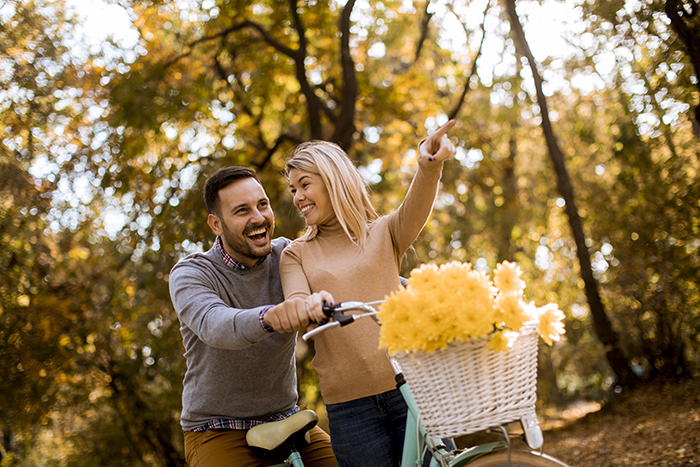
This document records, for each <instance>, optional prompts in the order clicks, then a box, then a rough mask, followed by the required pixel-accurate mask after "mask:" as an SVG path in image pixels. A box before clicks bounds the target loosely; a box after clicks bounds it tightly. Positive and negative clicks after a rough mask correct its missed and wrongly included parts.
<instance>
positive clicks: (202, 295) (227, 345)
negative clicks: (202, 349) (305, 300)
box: [169, 264, 272, 350]
mask: <svg viewBox="0 0 700 467" xmlns="http://www.w3.org/2000/svg"><path fill="white" fill-rule="evenodd" d="M169 287H170V298H171V300H172V303H173V307H174V308H175V311H176V312H177V315H178V317H179V318H180V321H181V323H182V324H183V325H184V326H186V327H187V328H189V329H190V330H191V331H192V332H194V334H196V335H197V337H198V338H199V339H200V340H202V341H203V342H204V343H206V344H207V345H210V346H212V347H216V348H223V349H232V350H233V349H243V348H246V347H249V346H250V345H252V344H255V343H256V342H259V341H261V340H262V339H264V338H265V337H267V336H268V335H269V333H268V332H266V331H265V330H264V329H263V327H262V325H261V324H260V319H259V317H260V313H261V312H262V311H263V310H264V309H265V308H268V307H269V305H272V304H269V305H268V304H263V306H260V307H256V308H251V309H241V308H233V307H231V306H229V305H228V304H226V303H225V302H224V301H223V300H222V299H221V297H220V296H219V294H218V293H217V291H216V290H215V289H214V287H213V286H212V285H211V284H209V283H208V279H207V277H206V275H205V274H203V273H202V271H201V269H200V268H198V267H197V266H194V265H187V264H178V265H177V266H175V268H173V270H172V271H171V273H170V280H169Z"/></svg>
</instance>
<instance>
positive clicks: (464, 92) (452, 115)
mask: <svg viewBox="0 0 700 467" xmlns="http://www.w3.org/2000/svg"><path fill="white" fill-rule="evenodd" d="M490 7H491V2H490V1H489V2H487V3H486V8H484V20H483V21H482V22H481V41H479V48H478V49H477V50H476V54H474V56H473V58H472V66H471V70H470V72H469V76H468V77H467V79H466V81H465V82H464V87H463V88H462V95H461V96H460V97H459V100H458V101H457V103H456V104H455V106H454V108H453V109H452V111H451V112H450V113H449V116H448V118H449V119H450V120H452V119H454V118H456V117H457V114H458V113H459V111H460V109H461V108H462V105H463V104H464V98H465V97H467V93H468V92H469V89H470V87H469V85H470V84H471V82H472V79H473V78H474V76H476V68H477V67H476V62H477V60H478V59H479V57H480V56H481V52H482V50H483V48H484V41H485V39H486V15H487V14H488V11H489V8H490ZM449 8H450V10H451V11H452V13H453V14H454V15H455V16H457V14H456V13H455V12H454V9H453V8H452V5H449ZM457 19H458V20H459V17H457ZM460 24H461V25H462V28H464V32H465V34H466V35H467V38H469V30H468V29H467V26H466V25H465V24H464V23H463V22H462V21H461V20H460Z"/></svg>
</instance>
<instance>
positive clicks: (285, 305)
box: [264, 291, 333, 332]
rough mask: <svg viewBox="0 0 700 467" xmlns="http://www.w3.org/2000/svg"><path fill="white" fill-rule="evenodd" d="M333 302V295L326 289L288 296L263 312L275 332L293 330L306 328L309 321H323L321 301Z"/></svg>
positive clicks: (324, 316)
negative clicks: (309, 293)
mask: <svg viewBox="0 0 700 467" xmlns="http://www.w3.org/2000/svg"><path fill="white" fill-rule="evenodd" d="M324 301H326V302H328V303H333V296H332V295H331V294H329V293H328V292H326V291H321V292H318V293H314V294H311V295H309V296H308V297H306V298H290V299H287V300H285V301H284V302H282V303H280V304H279V305H277V306H275V307H273V308H271V309H270V310H268V311H267V313H265V317H264V319H265V322H266V323H267V324H268V325H270V326H271V327H272V329H274V330H275V331H277V332H294V331H299V330H301V329H304V328H306V327H307V326H308V325H309V323H315V322H320V321H323V319H325V318H326V315H324V314H323V308H322V305H323V302H324Z"/></svg>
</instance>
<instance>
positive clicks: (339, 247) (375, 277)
mask: <svg viewBox="0 0 700 467" xmlns="http://www.w3.org/2000/svg"><path fill="white" fill-rule="evenodd" d="M441 169H442V164H441V163H435V167H434V168H432V167H431V168H430V169H426V168H419V170H418V172H417V173H416V176H415V177H414V179H413V182H412V183H411V187H410V188H409V190H408V193H407V194H406V198H405V199H404V202H403V203H402V204H401V206H400V207H399V209H398V210H396V211H395V212H393V213H391V214H389V215H387V216H382V217H380V218H379V219H377V220H376V221H374V222H373V223H372V225H371V226H370V235H369V237H368V239H367V241H366V243H365V245H364V248H360V247H358V246H357V245H355V244H354V243H353V242H352V241H351V240H350V238H349V237H348V236H347V234H346V233H345V232H344V231H343V229H342V228H341V226H340V224H339V223H338V221H337V219H335V218H334V222H333V223H332V224H331V225H323V226H319V233H318V235H317V236H316V238H314V239H313V240H311V241H309V242H303V241H295V242H292V244H290V245H289V246H288V247H287V248H286V249H285V250H284V252H283V253H282V258H281V260H280V274H281V279H282V288H283V290H284V296H285V299H287V298H290V297H304V296H307V295H309V294H311V293H315V292H320V291H321V290H326V291H328V292H330V293H331V294H332V295H333V298H334V299H335V301H336V303H340V302H346V301H363V302H369V301H375V300H382V299H384V298H385V297H386V296H387V295H388V294H389V293H391V292H392V291H395V290H398V289H399V288H400V287H401V283H400V282H399V269H400V261H401V258H402V257H403V255H404V254H405V253H406V251H407V250H408V248H409V247H410V246H411V244H412V243H413V242H414V241H415V239H416V238H417V237H418V234H419V233H420V231H421V230H422V229H423V227H424V226H425V223H426V222H427V220H428V217H429V216H430V213H431V211H432V207H433V203H434V202H435V197H436V194H437V185H438V181H439V180H440V175H441V172H442V170H441ZM315 349H316V354H315V356H314V358H313V361H312V364H313V366H314V368H315V369H316V372H317V373H318V376H319V383H320V389H321V395H322V397H323V400H324V402H325V403H326V404H336V403H340V402H347V401H351V400H355V399H359V398H361V397H367V396H371V395H375V394H381V393H383V392H387V391H390V390H392V389H395V387H396V383H395V382H394V372H393V369H392V367H391V364H390V363H389V361H388V359H387V357H386V351H385V350H384V349H381V350H380V349H379V325H378V324H377V323H376V322H375V321H374V320H372V319H369V318H367V319H362V320H359V321H357V322H355V323H353V324H351V325H349V326H345V327H342V328H335V329H332V330H330V331H326V332H324V333H322V334H320V335H318V336H317V337H316V342H315Z"/></svg>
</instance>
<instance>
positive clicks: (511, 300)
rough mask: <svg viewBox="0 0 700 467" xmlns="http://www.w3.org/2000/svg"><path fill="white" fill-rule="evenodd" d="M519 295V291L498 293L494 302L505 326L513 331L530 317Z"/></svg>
mask: <svg viewBox="0 0 700 467" xmlns="http://www.w3.org/2000/svg"><path fill="white" fill-rule="evenodd" d="M520 297H521V294H520V293H499V294H498V296H497V297H496V300H495V303H494V305H495V307H496V309H497V310H498V311H499V312H500V313H501V314H500V316H501V317H502V319H503V323H504V324H505V326H506V327H507V328H510V329H512V330H513V331H518V330H519V329H520V328H521V327H522V326H523V324H525V322H526V321H528V320H529V319H530V316H528V314H527V313H526V312H525V307H524V304H523V302H522V300H521V299H520Z"/></svg>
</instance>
